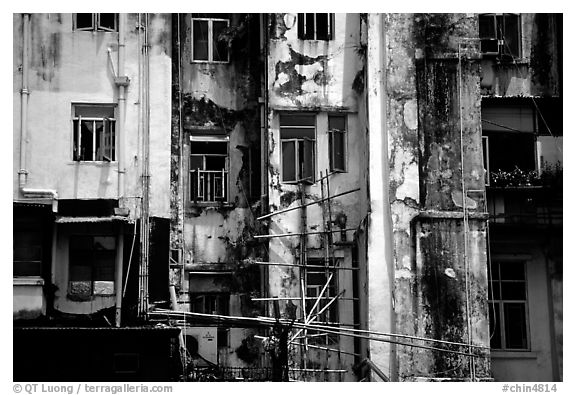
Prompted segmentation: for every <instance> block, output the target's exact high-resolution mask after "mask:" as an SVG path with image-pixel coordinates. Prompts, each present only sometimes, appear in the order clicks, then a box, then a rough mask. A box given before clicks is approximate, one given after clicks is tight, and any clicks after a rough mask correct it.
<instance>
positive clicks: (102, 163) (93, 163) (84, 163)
mask: <svg viewBox="0 0 576 395" xmlns="http://www.w3.org/2000/svg"><path fill="white" fill-rule="evenodd" d="M68 164H69V165H81V166H97V167H107V166H118V162H117V161H112V162H105V161H98V160H94V161H89V160H86V161H84V160H78V161H76V160H75V161H71V162H68Z"/></svg>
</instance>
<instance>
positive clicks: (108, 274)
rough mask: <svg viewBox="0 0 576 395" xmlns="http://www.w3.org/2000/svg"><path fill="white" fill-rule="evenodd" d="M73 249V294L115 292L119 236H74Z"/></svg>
mask: <svg viewBox="0 0 576 395" xmlns="http://www.w3.org/2000/svg"><path fill="white" fill-rule="evenodd" d="M69 251H70V255H69V258H70V261H69V278H68V281H69V290H68V294H69V295H73V296H81V297H89V296H92V295H113V294H114V273H115V260H116V237H114V236H71V237H70V248H69Z"/></svg>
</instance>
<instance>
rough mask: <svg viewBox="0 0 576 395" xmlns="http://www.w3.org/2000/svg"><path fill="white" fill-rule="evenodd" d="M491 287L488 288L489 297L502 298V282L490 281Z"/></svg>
mask: <svg viewBox="0 0 576 395" xmlns="http://www.w3.org/2000/svg"><path fill="white" fill-rule="evenodd" d="M489 285H490V288H489V289H488V298H489V299H492V300H498V299H500V282H499V281H490V282H489Z"/></svg>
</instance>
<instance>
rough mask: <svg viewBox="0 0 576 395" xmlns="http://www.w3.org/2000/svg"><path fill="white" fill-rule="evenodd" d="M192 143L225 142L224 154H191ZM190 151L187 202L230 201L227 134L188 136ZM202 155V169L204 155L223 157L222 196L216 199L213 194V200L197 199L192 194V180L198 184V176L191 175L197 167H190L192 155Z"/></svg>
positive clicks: (220, 202)
mask: <svg viewBox="0 0 576 395" xmlns="http://www.w3.org/2000/svg"><path fill="white" fill-rule="evenodd" d="M194 143H222V144H223V143H225V144H226V154H225V155H224V154H192V153H191V152H190V151H191V147H192V145H193V144H194ZM190 151H189V152H188V188H187V191H188V192H187V193H188V199H187V201H188V204H190V205H195V206H198V205H217V204H226V203H229V202H230V138H229V137H228V136H190ZM193 156H195V157H202V158H203V159H202V164H203V167H204V168H203V169H201V170H202V171H208V170H206V157H208V156H209V157H223V158H224V169H222V173H223V174H224V175H225V176H224V178H225V180H224V182H223V186H224V196H223V197H222V199H221V200H217V199H216V196H214V200H198V199H197V196H194V193H193V184H192V183H193V182H195V183H196V185H198V182H199V181H198V176H196V179H194V178H195V176H194V175H193V173H194V172H196V171H197V169H192V164H191V162H192V157H193ZM196 195H197V194H196Z"/></svg>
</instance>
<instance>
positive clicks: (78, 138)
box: [72, 104, 116, 162]
mask: <svg viewBox="0 0 576 395" xmlns="http://www.w3.org/2000/svg"><path fill="white" fill-rule="evenodd" d="M114 110H115V107H114V106H113V105H89V104H76V105H74V106H73V111H74V117H73V126H74V127H73V141H74V147H73V154H72V155H73V159H74V160H75V161H92V162H94V161H101V162H112V161H115V160H116V130H115V129H116V119H115V118H114Z"/></svg>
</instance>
